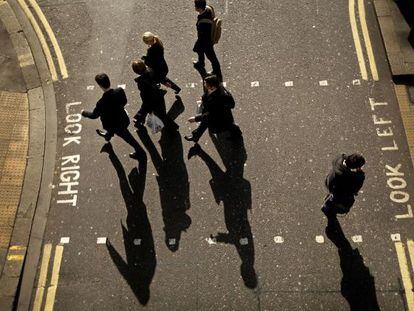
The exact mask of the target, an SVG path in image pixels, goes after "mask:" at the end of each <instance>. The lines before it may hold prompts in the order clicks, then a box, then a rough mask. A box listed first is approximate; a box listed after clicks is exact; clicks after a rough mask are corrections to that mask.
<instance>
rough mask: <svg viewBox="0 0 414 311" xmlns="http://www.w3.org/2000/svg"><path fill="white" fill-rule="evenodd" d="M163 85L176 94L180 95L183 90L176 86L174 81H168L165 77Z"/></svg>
mask: <svg viewBox="0 0 414 311" xmlns="http://www.w3.org/2000/svg"><path fill="white" fill-rule="evenodd" d="M161 83H162V84H163V85H165V86H168V87H169V88H171V89H173V90H174V91H175V94H178V93H180V91H181V88H180V87H179V86H178V85H177V84H175V83H174V82H173V81H171V80H170V79H168V77H165V78H164V79H163V80H162V81H161Z"/></svg>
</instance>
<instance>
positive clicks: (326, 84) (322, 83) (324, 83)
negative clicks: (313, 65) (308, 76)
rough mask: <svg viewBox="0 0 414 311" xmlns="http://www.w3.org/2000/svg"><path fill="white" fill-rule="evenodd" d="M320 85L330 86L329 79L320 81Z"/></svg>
mask: <svg viewBox="0 0 414 311" xmlns="http://www.w3.org/2000/svg"><path fill="white" fill-rule="evenodd" d="M319 85H320V86H328V80H322V81H319Z"/></svg>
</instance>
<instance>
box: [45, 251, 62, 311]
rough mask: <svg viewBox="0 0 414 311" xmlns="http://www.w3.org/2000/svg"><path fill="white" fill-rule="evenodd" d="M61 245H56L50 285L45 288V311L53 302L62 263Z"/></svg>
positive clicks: (51, 307) (49, 309) (47, 310)
mask: <svg viewBox="0 0 414 311" xmlns="http://www.w3.org/2000/svg"><path fill="white" fill-rule="evenodd" d="M62 256H63V245H57V246H56V248H55V258H54V261H53V270H52V276H51V279H50V285H49V287H48V288H47V296H46V303H45V308H44V310H45V311H52V310H53V306H54V304H55V297H56V290H57V286H58V282H59V272H60V265H61V263H62Z"/></svg>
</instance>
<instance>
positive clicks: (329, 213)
mask: <svg viewBox="0 0 414 311" xmlns="http://www.w3.org/2000/svg"><path fill="white" fill-rule="evenodd" d="M321 211H322V213H324V214H325V216H326V217H328V218H330V217H335V216H336V214H335V212H334V211H333V208H328V207H327V206H326V205H324V206H322V208H321Z"/></svg>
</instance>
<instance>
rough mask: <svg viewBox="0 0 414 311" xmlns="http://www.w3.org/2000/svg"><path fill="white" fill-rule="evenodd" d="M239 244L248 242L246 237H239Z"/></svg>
mask: <svg viewBox="0 0 414 311" xmlns="http://www.w3.org/2000/svg"><path fill="white" fill-rule="evenodd" d="M239 243H240V245H247V244H249V239H248V238H241V239H240V240H239Z"/></svg>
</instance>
